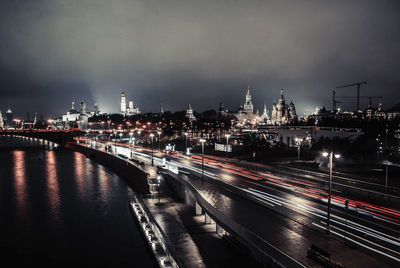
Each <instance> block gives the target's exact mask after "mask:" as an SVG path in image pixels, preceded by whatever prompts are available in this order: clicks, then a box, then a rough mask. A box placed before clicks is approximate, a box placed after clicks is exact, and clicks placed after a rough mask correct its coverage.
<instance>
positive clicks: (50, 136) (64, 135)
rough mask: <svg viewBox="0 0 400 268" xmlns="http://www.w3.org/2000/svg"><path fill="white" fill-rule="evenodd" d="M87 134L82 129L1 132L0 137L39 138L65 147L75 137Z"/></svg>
mask: <svg viewBox="0 0 400 268" xmlns="http://www.w3.org/2000/svg"><path fill="white" fill-rule="evenodd" d="M83 134H85V132H84V131H82V130H80V129H71V130H41V129H35V130H25V129H22V130H0V136H7V135H11V136H23V137H30V138H37V139H43V140H48V141H51V142H54V143H57V144H59V145H61V146H64V145H65V144H66V143H67V142H72V141H73V140H74V137H78V136H82V135H83Z"/></svg>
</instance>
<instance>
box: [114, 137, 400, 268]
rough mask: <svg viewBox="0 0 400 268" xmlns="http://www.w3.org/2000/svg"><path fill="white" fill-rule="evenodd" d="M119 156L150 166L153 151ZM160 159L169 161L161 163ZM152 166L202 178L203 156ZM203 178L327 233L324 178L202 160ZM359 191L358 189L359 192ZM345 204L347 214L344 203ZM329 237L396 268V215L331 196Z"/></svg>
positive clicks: (399, 253) (399, 216) (124, 151)
mask: <svg viewBox="0 0 400 268" xmlns="http://www.w3.org/2000/svg"><path fill="white" fill-rule="evenodd" d="M115 146H116V147H115V148H116V151H117V153H118V154H120V155H126V157H131V154H133V156H134V157H133V158H136V159H139V160H140V161H150V158H151V154H152V152H151V149H148V148H143V147H137V146H135V147H134V148H127V146H128V145H127V144H123V143H120V144H115ZM162 158H169V159H170V160H169V161H166V162H163V160H162ZM154 164H155V165H160V166H163V165H164V166H165V165H166V166H174V167H178V168H179V170H181V171H184V172H188V173H192V174H196V175H198V176H201V174H202V157H201V155H192V156H190V157H188V156H184V155H175V156H169V157H168V156H166V155H165V154H164V153H163V152H158V151H154ZM204 175H205V176H206V177H207V179H210V180H217V181H219V182H220V183H225V184H226V185H229V186H230V187H235V189H236V190H238V191H241V192H242V193H244V194H245V195H246V196H247V197H248V198H249V199H250V200H252V201H254V202H256V203H258V204H260V205H262V206H264V207H266V208H268V209H270V210H272V211H275V212H277V213H279V214H280V215H284V216H285V217H287V218H289V219H293V220H295V221H296V222H300V223H301V224H303V225H305V226H308V227H310V228H312V229H314V230H317V231H319V232H321V235H322V234H323V233H325V232H326V226H327V212H326V211H327V191H326V189H325V188H322V187H321V184H320V183H319V182H318V180H326V178H324V176H318V174H313V175H312V176H313V178H312V179H310V178H307V177H304V176H297V174H296V172H294V171H293V172H290V171H288V170H284V171H283V172H282V171H280V170H279V169H277V168H276V167H271V166H266V165H259V164H258V165H257V167H254V166H253V165H251V164H250V163H243V162H239V161H237V160H231V159H229V160H228V159H225V158H219V157H215V156H209V155H207V156H204ZM357 187H360V186H357ZM346 200H349V207H348V209H346V208H345V206H344V203H345V201H346ZM330 226H331V229H330V234H331V235H332V236H334V237H336V238H338V239H340V240H342V241H344V242H345V243H348V244H351V245H353V246H356V247H357V248H360V249H362V250H363V251H367V252H369V253H370V254H371V255H373V256H379V257H380V258H382V259H385V260H386V261H388V262H390V263H392V264H395V265H400V211H399V210H397V209H393V208H387V207H383V206H379V205H375V204H371V203H366V202H362V201H359V200H356V199H350V198H347V197H343V196H341V195H340V193H333V195H332V211H331V219H330Z"/></svg>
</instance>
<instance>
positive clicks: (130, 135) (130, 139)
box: [129, 131, 133, 158]
mask: <svg viewBox="0 0 400 268" xmlns="http://www.w3.org/2000/svg"><path fill="white" fill-rule="evenodd" d="M132 136H133V132H132V131H131V132H129V137H130V138H129V141H130V143H131V146H130V147H131V158H132V146H133V142H132Z"/></svg>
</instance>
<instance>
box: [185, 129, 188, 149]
mask: <svg viewBox="0 0 400 268" xmlns="http://www.w3.org/2000/svg"><path fill="white" fill-rule="evenodd" d="M187 135H188V133H187V132H185V154H187V149H188V148H187Z"/></svg>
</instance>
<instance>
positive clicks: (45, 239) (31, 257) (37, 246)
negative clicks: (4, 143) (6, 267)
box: [0, 141, 154, 267]
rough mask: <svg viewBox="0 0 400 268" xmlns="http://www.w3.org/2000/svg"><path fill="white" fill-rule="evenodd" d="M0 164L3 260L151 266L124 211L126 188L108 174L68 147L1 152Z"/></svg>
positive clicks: (0, 243)
mask: <svg viewBox="0 0 400 268" xmlns="http://www.w3.org/2000/svg"><path fill="white" fill-rule="evenodd" d="M27 142H29V141H27ZM0 163H3V164H2V165H0V202H1V204H0V247H1V248H0V250H2V251H6V252H7V254H6V255H8V260H10V261H12V262H13V263H16V262H22V263H23V264H27V265H28V264H29V265H32V264H39V263H40V264H42V263H49V262H51V263H52V264H55V266H58V264H65V263H68V264H72V266H73V267H75V266H79V265H81V264H82V263H83V264H85V266H87V267H93V266H96V267H104V266H107V267H128V266H130V267H154V265H153V264H154V263H153V260H152V257H151V255H150V253H149V251H148V250H147V248H146V244H145V243H144V241H143V238H142V236H141V234H140V231H139V230H138V228H137V226H136V224H135V222H134V219H133V217H132V215H131V212H130V211H129V207H128V202H129V200H130V195H131V190H130V189H129V188H128V187H127V184H126V183H125V181H124V180H123V179H121V178H119V177H118V176H117V175H116V174H114V173H113V172H112V171H110V170H108V169H107V168H105V167H103V166H101V165H99V164H97V163H96V162H95V161H93V160H91V159H89V158H86V157H85V156H84V155H82V154H80V153H77V152H73V151H70V150H66V149H59V150H54V151H48V150H42V149H40V150H36V149H28V150H25V151H22V150H13V151H1V150H0ZM3 201H5V202H3ZM3 245H6V248H4V247H2V246H3ZM2 253H3V252H2ZM3 262H4V263H6V261H5V260H3ZM25 262H26V263H25ZM17 266H18V265H17ZM70 266H71V265H70Z"/></svg>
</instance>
